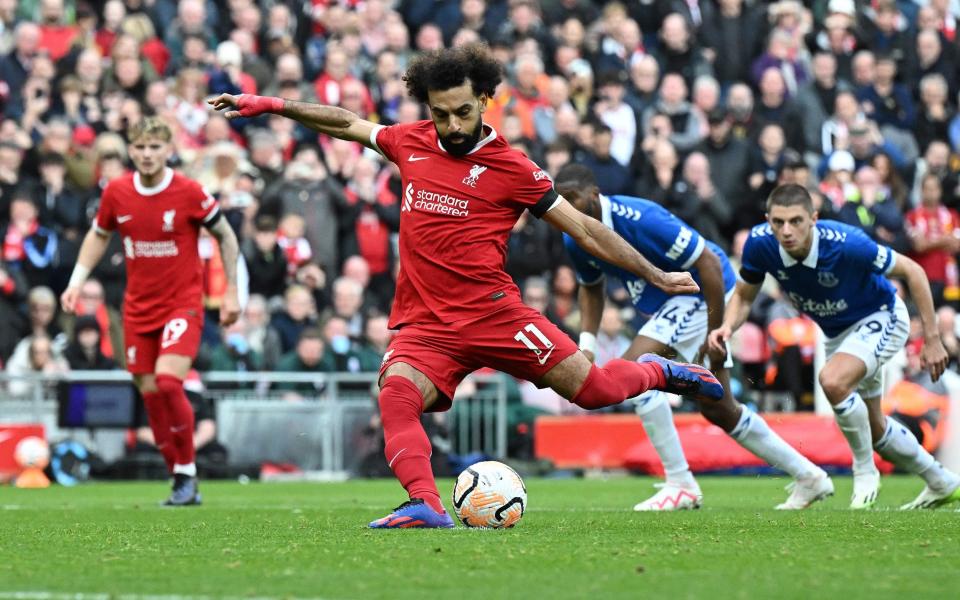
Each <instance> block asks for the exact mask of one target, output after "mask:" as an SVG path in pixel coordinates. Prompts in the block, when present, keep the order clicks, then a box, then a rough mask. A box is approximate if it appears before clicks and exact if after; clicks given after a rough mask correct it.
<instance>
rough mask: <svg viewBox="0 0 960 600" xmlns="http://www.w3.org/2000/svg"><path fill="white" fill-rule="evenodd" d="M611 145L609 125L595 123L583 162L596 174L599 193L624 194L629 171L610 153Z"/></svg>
mask: <svg viewBox="0 0 960 600" xmlns="http://www.w3.org/2000/svg"><path fill="white" fill-rule="evenodd" d="M612 147H613V132H612V131H611V129H610V127H608V126H607V125H606V124H605V123H597V124H595V125H594V134H593V141H592V144H591V147H590V153H589V154H588V155H587V156H586V157H585V159H584V160H583V163H584V164H585V165H587V166H588V167H589V168H590V170H592V171H593V172H594V173H595V174H596V176H597V181H598V182H600V193H602V194H608V195H613V194H624V193H627V192H628V191H629V189H630V171H628V170H627V168H626V167H625V166H623V165H622V164H620V162H619V161H617V160H616V159H615V158H614V157H613V156H612V155H611V154H610V152H611V150H612Z"/></svg>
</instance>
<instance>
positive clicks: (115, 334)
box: [59, 278, 125, 366]
mask: <svg viewBox="0 0 960 600" xmlns="http://www.w3.org/2000/svg"><path fill="white" fill-rule="evenodd" d="M79 317H91V318H92V319H93V320H94V321H95V322H96V323H97V326H98V327H99V330H100V337H99V338H98V339H99V340H100V351H101V353H102V354H103V355H104V356H105V357H106V358H109V359H111V360H114V361H116V362H118V363H120V364H121V366H123V363H122V361H123V360H124V358H125V357H124V355H123V354H124V353H123V348H124V345H123V319H122V317H121V316H120V312H119V311H118V310H117V309H115V308H113V307H112V306H109V305H107V303H106V293H105V292H104V289H103V285H102V284H101V283H100V282H99V281H98V280H97V279H95V278H90V279H87V280H86V281H84V282H83V285H81V286H80V296H79V298H78V301H77V306H76V309H75V311H74V314H61V315H60V320H59V325H60V327H61V328H62V330H63V332H64V334H65V335H66V336H67V337H68V338H73V337H74V333H75V328H76V322H77V320H78V319H79Z"/></svg>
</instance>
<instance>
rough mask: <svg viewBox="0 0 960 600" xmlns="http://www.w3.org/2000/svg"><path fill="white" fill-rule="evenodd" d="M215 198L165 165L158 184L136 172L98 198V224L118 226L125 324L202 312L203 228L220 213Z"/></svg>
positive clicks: (147, 326)
mask: <svg viewBox="0 0 960 600" xmlns="http://www.w3.org/2000/svg"><path fill="white" fill-rule="evenodd" d="M219 210H220V208H219V205H218V204H217V201H216V199H214V198H213V196H211V195H210V194H208V193H207V192H206V190H204V189H203V187H201V186H200V184H199V183H197V182H196V181H193V180H192V179H189V178H187V177H184V176H183V175H180V174H179V173H175V172H174V171H173V169H169V168H168V169H166V171H165V172H164V176H163V180H162V181H161V182H160V183H159V184H157V186H156V187H153V188H148V187H144V186H143V185H142V184H141V183H140V175H139V174H138V173H133V174H127V175H124V176H123V177H118V178H117V179H114V180H113V181H111V182H110V183H109V184H108V185H107V187H106V189H104V190H103V196H102V197H101V199H100V209H99V210H98V211H97V217H96V219H95V220H94V223H93V225H94V227H96V228H97V230H98V231H100V232H110V231H113V230H114V229H116V230H118V231H119V233H120V236H121V237H122V239H123V251H124V257H125V259H126V263H127V289H126V293H125V294H124V299H123V319H124V323H125V326H126V327H131V328H132V329H133V330H135V331H141V332H146V331H150V330H154V329H159V328H161V327H163V326H164V324H165V323H166V322H167V320H168V316H169V315H170V313H172V312H173V311H175V310H177V309H182V308H187V309H196V311H197V314H198V315H199V314H201V313H200V311H202V310H203V272H202V270H201V262H200V255H199V254H198V244H197V240H198V238H199V236H200V227H201V226H202V225H203V224H204V223H207V222H210V221H211V220H212V219H213V218H214V217H216V216H217V214H218V212H219Z"/></svg>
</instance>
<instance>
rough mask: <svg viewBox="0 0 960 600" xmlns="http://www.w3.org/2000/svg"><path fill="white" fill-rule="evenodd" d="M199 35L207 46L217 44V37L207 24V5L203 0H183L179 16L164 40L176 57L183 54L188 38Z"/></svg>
mask: <svg viewBox="0 0 960 600" xmlns="http://www.w3.org/2000/svg"><path fill="white" fill-rule="evenodd" d="M189 36H198V37H199V38H200V39H201V40H203V41H204V42H205V43H206V45H207V47H209V48H212V47H213V46H216V44H217V38H216V36H215V35H214V33H213V31H212V30H211V29H210V28H209V27H208V26H207V7H206V4H205V3H204V1H203V0H181V2H180V3H179V4H178V5H177V18H176V20H175V21H174V22H173V23H171V24H170V26H169V27H168V28H167V30H166V36H165V38H164V42H165V43H166V45H167V48H169V49H170V54H171V55H173V56H174V57H179V56H183V54H184V46H185V44H186V39H187V38H188V37H189Z"/></svg>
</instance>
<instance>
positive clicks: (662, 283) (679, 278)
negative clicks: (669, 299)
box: [652, 273, 700, 295]
mask: <svg viewBox="0 0 960 600" xmlns="http://www.w3.org/2000/svg"><path fill="white" fill-rule="evenodd" d="M652 283H653V284H654V285H655V286H657V287H658V288H660V289H661V290H663V291H665V292H666V293H668V294H674V295H679V294H696V293H697V292H699V291H700V286H699V285H697V282H695V281H694V280H693V276H692V275H690V273H664V274H663V277H662V278H661V279H660V280H659V281H655V282H652Z"/></svg>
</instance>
